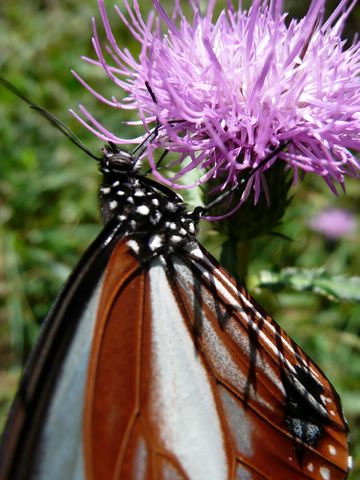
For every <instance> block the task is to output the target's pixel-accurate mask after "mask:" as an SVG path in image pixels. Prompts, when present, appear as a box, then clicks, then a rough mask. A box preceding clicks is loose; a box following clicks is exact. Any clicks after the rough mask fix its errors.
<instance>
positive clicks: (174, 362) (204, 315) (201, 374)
mask: <svg viewBox="0 0 360 480" xmlns="http://www.w3.org/2000/svg"><path fill="white" fill-rule="evenodd" d="M128 256H129V257H131V256H132V255H131V254H130V253H129V252H128V251H127V250H126V247H125V248H124V245H122V244H121V243H120V244H119V245H118V246H117V247H116V249H115V250H114V252H113V254H112V258H111V261H110V264H111V266H112V270H108V271H107V272H106V274H105V280H104V288H103V291H102V297H101V300H100V307H99V312H98V318H97V325H96V327H95V334H94V342H93V346H92V353H91V365H90V368H89V373H88V379H87V386H86V405H85V416H84V444H85V465H86V467H85V471H86V478H94V479H100V478H101V479H102V478H114V479H115V478H121V479H158V478H160V479H163V478H164V479H175V480H176V479H196V480H202V479H204V480H205V479H206V480H212V479H214V480H221V479H224V480H225V479H231V480H235V479H237V478H240V479H255V480H257V479H275V478H276V479H287V480H288V479H290V478H291V479H294V480H297V479H306V478H308V479H310V478H313V479H327V478H328V479H342V478H345V476H346V472H347V469H348V467H347V462H348V453H347V426H346V423H345V421H344V418H343V416H342V413H341V406H340V402H339V399H338V397H337V394H336V393H335V391H334V389H333V388H332V386H331V384H330V383H329V381H328V380H327V379H326V377H325V376H324V374H323V373H322V372H321V371H320V370H319V369H318V368H317V367H316V366H315V365H314V364H313V363H312V362H311V360H310V359H309V358H308V357H307V356H306V355H305V354H304V353H303V352H302V350H301V349H300V348H299V347H298V346H297V345H296V344H295V343H294V342H293V341H292V340H291V339H290V338H289V337H288V336H287V335H286V333H285V332H284V331H283V330H282V329H281V328H280V327H279V326H278V325H277V324H276V323H275V322H274V321H273V320H272V319H271V317H269V316H268V315H267V314H266V313H265V312H263V311H262V309H261V308H260V307H259V306H257V305H256V304H255V302H254V301H253V300H252V299H251V298H250V297H249V295H248V294H247V292H246V291H244V290H243V289H241V288H239V287H238V286H237V285H236V283H235V281H234V280H233V279H232V278H231V277H230V276H229V275H228V274H227V273H226V272H225V271H224V270H223V269H222V268H221V267H220V266H219V265H218V264H217V262H216V261H215V260H214V259H213V258H212V257H211V256H210V255H209V254H208V253H207V252H206V251H205V250H203V249H202V248H201V247H198V248H197V249H194V250H193V251H192V252H191V254H189V256H185V255H183V256H181V255H180V256H169V257H168V258H167V260H166V261H164V260H162V259H161V258H158V259H156V260H153V261H152V262H151V263H150V265H149V267H148V268H142V269H136V268H133V269H132V270H128V277H126V278H125V276H124V275H123V273H120V275H118V274H117V273H116V272H117V270H118V269H119V271H120V272H122V270H121V269H122V268H123V267H122V265H123V264H124V263H125V264H126V263H127V260H126V258H127V257H128Z"/></svg>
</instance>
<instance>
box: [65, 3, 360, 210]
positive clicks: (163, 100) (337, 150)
mask: <svg viewBox="0 0 360 480" xmlns="http://www.w3.org/2000/svg"><path fill="white" fill-rule="evenodd" d="M132 3H133V4H132V6H130V5H129V2H128V1H127V0H124V5H125V8H126V9H127V16H125V15H124V14H123V13H122V12H121V10H120V9H119V8H118V7H116V6H115V11H116V13H117V15H118V16H119V17H120V18H121V20H122V21H123V22H124V23H125V25H126V26H127V28H128V29H129V31H130V32H131V34H132V35H133V36H134V38H135V39H136V40H137V41H138V42H139V44H140V47H141V51H140V54H139V56H136V57H135V56H133V55H132V54H131V53H130V52H129V51H128V49H127V48H126V46H122V47H120V46H119V45H118V43H117V41H116V39H115V36H114V34H113V31H112V29H111V26H110V22H109V19H108V16H107V14H106V11H105V7H104V1H103V0H99V7H100V13H101V19H102V22H103V25H104V27H105V32H106V36H107V43H106V44H105V45H103V44H102V43H101V41H100V39H99V36H98V33H97V28H96V24H95V21H93V32H94V33H93V45H94V49H95V53H96V57H97V58H96V59H95V60H93V59H90V58H84V59H85V60H86V61H87V62H89V63H91V64H93V65H95V66H97V67H99V68H101V69H103V70H104V72H105V73H106V75H107V76H108V77H109V79H110V80H111V81H112V82H114V83H115V84H116V85H117V86H118V87H119V98H115V97H112V98H106V97H104V96H103V95H101V94H100V93H98V92H96V91H95V90H94V89H93V88H92V87H91V86H90V85H88V84H87V83H86V82H85V81H84V80H83V79H82V78H80V77H79V76H78V75H77V74H76V73H74V75H75V76H76V77H77V78H78V79H79V81H80V82H81V83H83V85H84V86H85V87H86V88H87V89H88V90H89V91H90V92H91V93H92V94H93V95H95V96H96V98H98V99H99V100H100V101H102V102H104V103H106V104H107V105H108V106H109V107H112V108H117V109H126V110H134V111H135V112H136V116H138V115H139V114H140V119H141V120H139V121H138V122H134V123H138V124H139V123H143V124H144V126H145V128H146V129H147V131H148V130H149V129H150V127H151V126H153V125H154V122H155V120H156V118H157V119H158V120H159V121H160V123H161V128H160V132H159V135H158V137H157V138H156V139H155V141H153V142H152V143H151V145H149V148H148V154H149V161H150V164H151V166H152V168H153V171H154V175H155V176H156V177H157V178H158V179H159V180H160V181H162V182H164V183H166V184H168V185H170V186H172V187H174V188H192V187H194V186H196V185H199V184H201V183H204V182H207V181H209V180H214V179H216V181H217V185H218V187H217V188H219V189H225V188H230V187H233V186H236V185H237V184H238V182H239V181H240V179H241V178H243V177H244V175H248V174H249V173H251V172H254V174H253V175H251V176H250V178H248V177H246V178H247V179H248V180H247V185H246V189H245V192H244V194H243V199H244V198H246V197H247V196H248V194H249V193H250V191H251V190H252V189H253V190H254V192H255V202H257V200H258V198H259V195H260V193H261V191H264V192H265V193H267V185H266V183H265V179H264V176H263V175H262V173H263V172H264V171H265V170H267V169H268V168H270V167H271V165H272V164H273V163H274V162H275V161H276V160H277V159H280V160H281V161H283V162H285V163H286V166H287V167H288V168H291V169H292V170H293V172H294V181H295V182H296V181H297V180H298V178H299V177H301V176H302V175H303V174H304V173H305V172H312V173H315V174H318V175H320V176H322V177H323V178H324V180H325V181H326V182H327V184H328V185H329V187H330V188H331V190H332V191H333V192H334V193H336V187H335V184H336V183H339V184H340V185H341V186H342V187H343V188H344V178H345V175H352V176H355V175H357V170H358V169H359V161H358V159H357V158H356V157H355V156H354V152H355V151H360V133H359V132H360V113H359V112H360V76H359V74H360V48H359V47H360V42H358V41H357V40H356V41H355V40H354V42H353V43H352V45H350V46H349V47H348V48H346V47H345V42H344V41H343V40H342V39H341V33H342V30H343V27H344V24H345V21H346V18H347V16H348V15H349V12H350V10H351V9H352V7H353V6H354V4H355V3H356V0H355V1H353V2H352V3H351V2H350V1H349V0H341V1H340V2H339V4H338V6H337V8H336V10H335V11H334V12H333V14H332V15H331V16H330V18H328V19H327V20H326V21H324V19H323V11H324V5H325V0H313V1H312V2H311V5H310V8H309V11H308V13H307V15H306V16H305V17H304V18H303V19H302V20H300V21H297V20H294V19H293V20H288V21H286V13H283V11H282V1H281V0H271V1H270V2H269V3H266V2H261V1H260V0H254V1H253V4H252V7H251V8H250V10H249V11H243V10H236V9H235V8H234V7H232V6H231V2H230V1H229V2H228V6H227V8H226V9H224V10H223V11H222V12H221V13H220V15H219V16H218V18H217V19H215V18H213V10H214V7H215V4H216V0H209V1H208V2H207V5H208V6H207V8H206V11H205V12H204V14H201V13H200V7H199V2H198V1H196V0H192V1H190V2H189V3H190V4H191V6H192V11H193V13H192V18H191V19H188V18H186V17H185V15H184V14H183V12H182V10H181V7H180V1H179V0H175V2H174V8H173V14H172V17H170V16H168V14H167V13H166V12H165V10H164V8H163V7H162V6H161V4H160V2H159V1H158V0H153V5H154V10H153V11H151V12H150V14H149V16H148V18H147V19H144V18H143V17H142V15H141V13H140V7H139V3H138V2H137V1H136V0H134V1H133V2H132ZM145 82H148V84H149V85H150V87H151V89H152V91H153V92H154V95H155V97H156V103H155V102H154V100H153V98H152V97H151V95H150V94H149V91H148V89H147V87H146V84H145ZM79 110H80V115H81V116H79V115H77V114H75V113H74V112H72V113H73V114H74V115H75V116H76V117H77V118H78V119H79V120H80V121H81V122H82V123H83V124H84V125H86V126H87V128H89V129H90V130H91V131H92V132H93V133H94V134H95V135H97V136H98V137H99V138H101V139H103V140H105V141H111V142H114V143H116V144H124V143H126V144H128V143H130V142H133V143H135V142H136V143H137V142H138V141H139V139H133V140H132V141H130V140H129V139H124V138H120V137H118V136H116V135H115V134H113V133H111V132H110V131H108V130H107V129H106V128H105V127H104V126H102V125H101V124H99V122H97V121H96V119H95V118H94V117H93V116H92V115H91V114H90V113H89V112H88V111H87V110H86V109H85V108H84V107H83V106H81V105H80V106H79ZM159 146H161V147H165V148H167V149H169V150H170V151H171V152H176V153H178V154H179V155H178V164H179V168H178V170H179V171H178V173H177V174H176V175H174V176H173V177H172V178H171V179H169V178H164V177H163V176H162V175H161V174H160V172H158V171H156V165H155V163H154V159H153V157H152V153H151V150H152V149H154V148H156V147H159ZM274 151H277V153H276V154H275V155H274V156H273V157H272V158H270V159H268V161H266V162H264V159H266V158H267V157H268V156H269V154H271V152H274ZM259 165H260V167H259ZM194 168H200V169H201V171H202V172H203V174H202V176H201V177H200V179H199V181H198V182H196V183H195V184H193V185H187V186H185V187H184V185H183V184H181V183H179V182H178V181H179V179H180V177H182V176H183V175H184V174H185V173H187V172H189V171H190V170H192V169H194ZM270 193H271V192H270Z"/></svg>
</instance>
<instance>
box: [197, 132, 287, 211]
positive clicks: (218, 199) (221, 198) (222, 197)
mask: <svg viewBox="0 0 360 480" xmlns="http://www.w3.org/2000/svg"><path fill="white" fill-rule="evenodd" d="M288 144H289V141H287V142H284V143H282V144H281V145H279V146H278V147H277V148H276V149H275V150H273V151H272V152H271V153H269V155H267V156H266V157H265V158H264V159H263V160H261V162H260V163H259V165H258V166H257V167H256V168H255V169H254V170H253V171H252V172H250V173H248V174H247V175H245V177H244V178H242V179H241V180H240V182H239V183H238V184H236V185H233V186H232V187H231V188H230V189H229V190H226V191H225V192H223V193H222V194H221V195H219V196H218V197H216V198H215V200H213V201H212V202H210V203H208V204H207V205H205V206H204V207H201V215H203V214H206V213H208V212H209V210H211V209H212V208H214V207H216V206H217V205H219V204H220V203H222V202H223V201H224V200H225V199H226V198H228V197H229V196H230V195H231V194H232V193H234V192H235V191H236V190H237V189H238V188H239V187H240V186H244V185H246V184H247V182H248V181H249V180H250V178H251V177H252V176H254V175H255V173H256V172H258V171H259V170H260V168H262V167H263V166H264V165H265V164H266V163H267V162H269V161H270V160H271V159H272V158H274V157H275V156H276V155H277V154H278V153H280V152H282V151H283V150H284V149H285V148H286V147H287V145H288Z"/></svg>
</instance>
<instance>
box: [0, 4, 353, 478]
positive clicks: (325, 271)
mask: <svg viewBox="0 0 360 480" xmlns="http://www.w3.org/2000/svg"><path fill="white" fill-rule="evenodd" d="M119 3H121V2H119ZM140 3H141V2H140ZM163 3H164V4H170V3H169V2H168V1H167V2H163ZM248 3H249V2H248ZM309 3H310V2H301V4H300V3H299V2H295V1H287V2H286V1H285V8H286V9H289V10H290V12H291V15H295V16H301V15H302V14H304V11H305V10H306V8H307V7H308V5H309ZM337 3H338V2H336V1H329V2H328V7H329V10H332V9H333V8H334V6H335V5H337ZM220 4H221V2H219V5H220ZM108 8H109V9H111V8H112V5H111V2H110V4H109V5H108ZM94 15H95V16H96V15H97V6H96V2H95V0H61V1H60V0H33V1H32V2H28V1H27V0H16V1H15V2H14V1H13V0H1V3H0V72H1V75H3V76H5V77H6V78H7V79H9V80H10V81H11V82H13V83H14V84H16V86H17V87H18V88H19V89H21V90H22V91H24V92H26V93H27V94H28V95H29V96H31V98H32V99H33V101H34V102H35V103H38V104H40V105H42V106H44V107H45V108H46V109H48V110H49V111H51V112H52V113H53V114H55V115H56V116H57V117H59V118H60V119H62V120H64V121H65V122H66V123H67V124H68V125H69V126H70V127H71V128H72V129H73V130H74V131H75V132H76V133H77V134H78V136H79V137H80V138H81V139H82V140H83V141H84V142H85V143H86V144H87V145H88V146H89V147H90V148H91V149H92V150H93V151H94V152H96V151H98V150H99V148H100V146H101V142H99V141H98V140H97V139H95V138H93V137H92V136H91V135H90V134H89V133H88V132H87V131H85V129H83V128H82V127H81V126H80V125H78V124H77V123H76V122H75V121H74V120H73V119H72V117H71V116H70V115H69V114H68V113H67V110H68V108H70V107H76V105H77V104H78V103H84V104H85V105H86V106H87V107H89V109H90V111H92V112H93V113H95V114H96V116H97V117H98V118H99V119H100V120H101V119H106V125H107V126H111V128H112V129H113V130H114V131H115V132H116V133H118V134H120V135H121V136H126V135H128V136H129V137H133V136H135V135H137V133H138V132H134V130H133V129H131V131H129V128H128V127H126V126H124V125H123V124H122V121H123V120H124V119H126V116H125V115H123V114H122V113H121V112H114V111H109V110H107V109H106V107H104V106H103V105H100V104H99V103H97V102H95V100H94V99H93V98H92V97H91V96H90V95H89V94H87V93H86V91H85V90H84V89H83V88H82V87H81V86H80V84H79V83H78V82H77V81H76V80H75V79H74V78H73V77H72V76H71V74H70V68H75V69H76V70H77V71H78V72H79V73H81V74H82V75H83V76H84V77H85V78H86V79H87V80H89V82H90V83H91V84H93V85H96V86H97V87H98V88H99V90H100V91H106V92H107V95H108V96H109V93H108V92H114V93H115V89H114V87H113V86H112V85H109V82H107V81H106V80H105V79H104V77H103V76H102V75H101V73H100V72H98V71H97V70H96V69H95V68H91V67H89V66H87V65H86V64H85V63H83V62H81V61H80V56H81V55H90V56H91V55H92V51H91V42H90V37H91V27H90V20H91V17H92V16H94ZM115 21H116V20H115V19H114V22H115ZM114 24H115V23H114ZM359 25H360V7H359V6H357V7H356V8H355V10H354V13H353V14H352V16H351V17H350V19H349V23H348V32H347V36H348V37H349V38H352V36H353V34H354V33H355V31H356V29H357V28H358V26H359ZM116 26H117V29H118V39H119V44H120V45H126V46H127V47H128V48H129V49H130V50H133V51H134V50H135V51H136V49H137V46H136V45H135V44H134V41H133V39H132V38H131V37H130V36H129V34H128V32H126V31H125V30H124V29H123V27H122V26H121V25H120V22H117V23H116ZM117 93H118V92H117ZM0 122H1V128H0V145H1V148H0V172H1V174H0V415H1V422H3V421H4V418H5V416H6V412H7V409H8V406H9V404H10V401H11V398H12V395H13V394H14V390H15V388H16V384H17V381H18V377H19V373H20V370H21V366H22V364H23V362H24V361H25V358H26V356H27V355H28V353H29V350H30V348H31V346H32V345H33V343H34V341H35V339H36V336H37V333H38V330H39V325H40V324H41V321H42V320H43V318H44V316H45V315H46V313H47V311H48V309H49V306H50V305H51V303H52V301H53V300H54V298H55V296H56V294H57V292H58V291H59V288H60V286H61V284H62V283H63V282H64V281H65V279H66V277H67V276H68V274H69V273H70V271H71V269H72V268H73V267H74V265H75V264H76V262H77V259H78V258H79V256H80V254H81V253H82V252H83V251H84V250H85V249H86V247H87V246H88V245H89V243H90V241H91V240H92V239H93V238H95V236H96V235H97V233H98V232H99V231H100V229H101V225H100V220H99V214H98V206H97V193H96V191H97V187H98V182H99V175H98V173H97V168H96V165H95V163H94V162H93V161H92V160H91V159H90V158H89V157H87V156H86V155H85V154H83V153H82V152H81V151H79V150H78V149H76V147H74V146H73V145H72V144H71V143H70V142H68V141H67V140H66V139H65V138H63V137H62V136H61V135H60V133H59V132H57V131H56V130H55V129H54V128H53V127H51V126H50V125H48V124H47V122H46V121H45V120H43V119H42V118H41V117H40V116H38V115H37V114H36V113H35V112H33V111H30V110H29V109H28V107H27V105H26V104H24V103H22V102H21V101H20V100H18V99H17V98H16V97H14V96H12V95H11V94H10V93H8V92H7V91H5V90H4V89H2V88H1V87H0ZM347 186H348V191H347V195H346V196H345V195H340V196H339V197H338V198H335V197H334V196H332V194H330V192H329V191H328V189H327V187H326V186H325V185H324V184H323V183H322V181H321V180H320V179H317V178H313V177H307V178H306V180H305V182H304V183H302V184H301V185H298V186H297V187H295V188H292V192H291V193H292V194H293V195H294V197H293V200H292V201H291V204H290V206H289V208H288V209H287V212H286V215H285V217H284V219H283V222H282V225H281V226H280V227H279V228H278V230H277V231H278V232H280V233H282V234H283V235H285V236H288V237H290V238H291V239H292V241H289V240H286V239H284V238H280V237H278V236H269V235H268V236H263V237H261V238H259V239H257V240H256V241H254V242H253V245H252V251H251V259H250V269H249V275H248V287H249V288H250V290H251V292H252V294H253V295H254V296H255V297H256V299H257V300H258V301H259V302H260V303H261V304H263V305H264V306H265V307H266V309H267V310H268V311H269V312H270V313H271V314H272V315H273V316H274V317H275V318H276V319H277V320H278V322H279V323H280V324H281V325H282V326H283V327H284V328H285V329H286V331H287V332H288V333H289V334H290V335H291V336H292V337H293V338H294V339H295V340H296V341H297V342H298V343H299V344H300V345H301V346H302V347H303V348H304V350H305V351H306V352H307V353H308V354H309V355H310V356H311V357H312V358H313V359H314V360H315V361H316V362H317V363H318V364H319V365H320V366H321V368H322V369H323V370H324V371H325V373H326V374H327V376H328V377H329V378H330V379H331V381H332V382H333V383H334V385H335V386H336V388H337V390H338V392H339V393H340V396H341V398H342V402H343V406H344V410H345V414H346V416H347V418H348V420H349V422H350V426H351V430H352V454H353V456H354V460H355V469H354V472H353V474H352V477H351V478H352V479H356V478H358V479H360V340H359V332H360V304H359V288H358V287H359V283H358V282H357V280H352V281H349V280H347V279H345V280H344V279H343V278H340V279H339V278H337V280H336V279H334V278H333V276H335V277H338V276H340V275H344V274H345V275H348V276H355V275H359V226H358V228H357V231H356V232H355V233H354V234H353V235H352V236H350V237H348V238H345V239H343V240H341V241H338V242H336V243H334V242H333V243H329V242H328V241H326V240H325V239H324V238H323V237H322V236H320V235H319V234H316V233H314V232H312V231H311V230H310V229H309V226H308V225H309V219H310V218H311V217H312V216H313V215H314V214H316V213H317V212H318V211H319V210H320V209H322V208H323V207H328V206H339V207H344V208H348V209H349V210H351V211H352V212H354V213H356V214H357V213H358V211H359V206H360V193H359V192H360V191H359V186H358V181H357V180H351V181H349V182H348V184H347ZM202 238H203V241H204V243H205V246H207V248H209V249H210V250H211V251H212V252H213V253H214V254H215V255H218V256H219V254H220V246H221V244H222V243H223V242H224V240H226V238H225V237H224V236H221V235H219V234H218V233H217V232H216V231H215V230H214V227H213V226H209V225H207V226H205V227H204V231H203V233H202ZM230 267H231V265H230ZM287 267H293V268H295V273H294V274H293V275H292V277H291V275H290V277H291V278H290V277H289V271H288V270H284V269H286V268H287ZM320 268H321V269H322V270H321V271H320V272H319V271H318V269H320ZM309 269H311V270H313V269H315V270H317V272H315V273H314V272H310V273H309ZM291 271H292V272H294V270H291ZM309 275H310V277H309ZM289 278H290V280H289ZM314 278H315V280H314ZM324 278H325V281H324ZM319 285H320V286H319ZM344 292H345V293H344ZM344 298H346V300H344Z"/></svg>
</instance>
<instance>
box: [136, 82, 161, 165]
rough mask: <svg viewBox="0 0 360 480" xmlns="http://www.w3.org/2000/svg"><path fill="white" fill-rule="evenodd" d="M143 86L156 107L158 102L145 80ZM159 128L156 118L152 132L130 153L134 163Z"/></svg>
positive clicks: (157, 132) (153, 138)
mask: <svg viewBox="0 0 360 480" xmlns="http://www.w3.org/2000/svg"><path fill="white" fill-rule="evenodd" d="M145 86H146V88H147V91H148V92H149V94H150V97H151V99H152V101H153V102H154V103H155V104H156V105H157V104H158V102H157V100H156V97H155V94H154V92H153V89H152V88H151V87H150V84H149V82H148V81H147V80H145ZM159 128H160V122H159V119H158V118H157V117H156V124H155V127H154V128H153V130H152V131H151V132H150V133H149V134H148V135H147V136H146V137H145V138H144V140H143V141H142V142H141V143H140V144H139V145H138V146H137V147H136V148H135V149H134V150H133V151H132V155H133V156H134V157H135V162H137V161H138V160H139V158H140V157H141V155H142V154H143V153H144V152H145V150H146V145H147V144H148V143H151V142H152V141H153V140H155V138H156V137H157V136H158V134H159Z"/></svg>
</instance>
